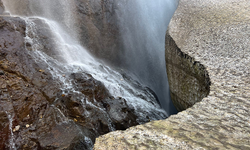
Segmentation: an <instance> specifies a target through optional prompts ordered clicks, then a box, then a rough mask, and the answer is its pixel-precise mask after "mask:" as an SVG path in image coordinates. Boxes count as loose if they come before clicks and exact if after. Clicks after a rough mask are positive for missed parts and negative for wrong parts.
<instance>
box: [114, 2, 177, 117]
mask: <svg viewBox="0 0 250 150" xmlns="http://www.w3.org/2000/svg"><path fill="white" fill-rule="evenodd" d="M177 4H178V0H147V1H146V0H130V1H127V0H125V1H124V0H121V1H119V2H118V6H119V13H118V17H119V19H118V20H119V24H120V30H121V34H122V39H123V43H124V47H125V50H124V52H123V53H122V55H123V56H122V57H121V58H122V59H123V61H122V62H123V64H122V66H123V67H124V68H125V69H127V70H129V71H130V72H132V73H133V74H134V75H135V76H137V78H138V79H139V80H140V81H141V83H143V84H146V85H147V86H148V87H150V88H151V89H152V90H153V91H154V92H155V93H156V95H157V96H158V98H159V101H160V103H161V105H162V107H163V108H164V109H165V110H166V111H168V113H169V114H172V113H175V112H176V110H175V108H174V106H173V104H171V103H172V102H171V100H170V95H169V87H168V79H167V73H166V63H165V34H166V30H167V27H168V24H169V22H170V19H171V17H172V15H173V13H174V11H175V10H176V7H177Z"/></svg>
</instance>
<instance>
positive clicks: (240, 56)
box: [94, 0, 250, 150]
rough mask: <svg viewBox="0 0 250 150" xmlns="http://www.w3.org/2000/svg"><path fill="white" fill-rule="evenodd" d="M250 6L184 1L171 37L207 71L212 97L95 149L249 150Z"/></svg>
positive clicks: (242, 1)
mask: <svg viewBox="0 0 250 150" xmlns="http://www.w3.org/2000/svg"><path fill="white" fill-rule="evenodd" d="M249 7H250V2H249V1H248V0H220V1H219V0H207V1H202V0H180V2H179V7H178V9H177V11H176V13H175V15H174V17H173V18H172V20H171V23H170V25H169V34H170V36H171V38H173V40H174V41H175V43H176V45H177V46H178V47H179V48H180V50H181V51H182V52H183V53H186V54H187V55H189V56H190V57H192V58H194V59H195V61H198V62H200V63H201V64H203V65H204V67H205V68H206V70H207V72H208V74H209V77H210V81H211V86H210V92H209V95H208V96H207V97H205V98H203V99H202V101H201V102H198V103H196V104H195V105H194V106H193V107H191V108H189V109H187V110H185V111H182V112H180V113H178V114H177V115H173V116H171V117H169V118H168V119H166V120H160V121H154V122H150V123H147V124H144V125H140V126H136V127H132V128H130V129H127V130H126V131H116V132H112V133H109V134H107V135H104V136H101V137H99V138H98V139H97V140H96V143H95V148H94V149H96V150H97V149H98V150H99V149H141V148H142V149H250V140H249V139H250V115H249V114H250V72H249V70H250V68H249V66H250V56H249V55H250V50H249V47H250V41H249V37H250V26H249V23H250V10H249Z"/></svg>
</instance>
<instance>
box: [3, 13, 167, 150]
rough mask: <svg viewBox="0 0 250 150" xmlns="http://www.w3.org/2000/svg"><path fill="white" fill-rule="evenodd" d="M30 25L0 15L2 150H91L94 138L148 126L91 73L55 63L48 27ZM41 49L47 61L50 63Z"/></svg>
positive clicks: (15, 18)
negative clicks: (32, 26) (129, 128)
mask: <svg viewBox="0 0 250 150" xmlns="http://www.w3.org/2000/svg"><path fill="white" fill-rule="evenodd" d="M29 21H32V23H33V25H35V26H36V31H32V32H30V31H29V30H28V28H30V26H28V25H27V24H28V23H29V22H28V21H27V20H24V19H22V18H19V17H12V16H0V134H1V136H0V149H11V148H17V149H91V148H92V146H93V142H94V141H95V138H96V137H97V136H100V135H102V134H105V133H108V132H110V131H114V130H116V129H118V130H124V129H126V128H128V127H130V126H134V125H137V124H139V123H141V122H143V121H144V122H147V121H149V119H150V117H146V116H138V115H136V113H135V110H134V108H132V107H130V106H129V105H128V104H127V101H126V99H123V98H122V97H114V96H112V95H111V94H110V93H109V92H108V90H107V89H106V87H105V86H104V84H103V83H101V82H100V81H98V80H96V79H94V78H93V77H92V76H91V75H90V74H87V73H84V72H81V71H79V72H70V71H69V70H67V69H65V68H64V67H62V66H60V65H59V64H57V63H56V60H54V59H52V57H54V56H53V52H52V50H53V40H51V38H52V37H51V36H50V35H51V34H50V33H49V31H48V30H47V29H48V27H47V26H46V24H44V23H43V20H39V19H35V18H34V19H31V20H29ZM36 36H39V37H36ZM28 37H29V38H33V39H34V41H35V42H37V43H35V42H33V43H32V42H31V43H30V41H29V40H27V38H28ZM38 43H40V45H36V46H37V49H33V48H32V44H38ZM43 44H44V45H43ZM39 50H43V52H44V53H46V54H47V55H49V56H51V59H50V60H49V59H47V60H46V61H50V64H49V63H47V62H46V61H45V60H43V59H44V58H42V57H38V56H41V55H39V53H38V51H39ZM51 61H52V62H51ZM53 61H55V62H53ZM51 63H54V65H55V66H54V68H53V67H52V66H49V65H51ZM56 65H58V66H57V67H58V68H57V67H56ZM56 69H59V70H60V72H56ZM55 74H56V77H55ZM60 79H65V80H67V83H68V84H69V85H71V86H72V87H73V88H64V86H67V85H63V84H64V83H62V80H60ZM65 80H63V81H65ZM65 82H66V81H65ZM131 82H132V80H131ZM137 86H138V87H139V85H137ZM152 100H153V99H152ZM152 113H155V112H152ZM161 113H163V112H159V114H161ZM162 115H163V116H164V113H163V114H162ZM143 118H144V120H143Z"/></svg>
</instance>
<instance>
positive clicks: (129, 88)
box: [3, 0, 166, 120]
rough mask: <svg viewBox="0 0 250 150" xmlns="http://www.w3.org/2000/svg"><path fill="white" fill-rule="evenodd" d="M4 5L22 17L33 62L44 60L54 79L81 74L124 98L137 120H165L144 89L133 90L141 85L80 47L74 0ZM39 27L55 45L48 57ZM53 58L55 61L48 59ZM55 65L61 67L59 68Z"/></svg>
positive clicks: (34, 0)
mask: <svg viewBox="0 0 250 150" xmlns="http://www.w3.org/2000/svg"><path fill="white" fill-rule="evenodd" d="M3 2H4V5H5V7H6V11H9V13H10V14H11V15H13V16H19V17H23V19H25V20H26V23H27V31H26V32H27V37H26V41H27V42H28V43H30V45H32V49H33V51H31V52H32V53H33V54H32V55H33V56H34V59H43V60H44V62H46V63H48V65H49V66H50V68H53V69H50V68H48V70H51V74H54V76H55V78H60V76H59V75H58V74H63V73H64V72H67V71H68V72H77V71H79V70H80V71H84V72H86V73H89V74H91V75H92V76H93V77H94V78H95V79H97V80H99V81H101V82H103V83H104V85H105V86H106V87H107V89H109V92H110V93H111V94H112V95H113V96H115V97H123V98H125V99H126V100H127V101H128V104H129V105H130V106H131V107H133V108H134V109H135V110H136V112H137V113H138V116H139V117H145V116H146V115H149V116H152V115H150V114H152V113H155V115H153V116H157V117H153V116H152V118H150V120H155V119H160V118H164V117H165V115H166V112H164V110H162V109H161V108H160V107H159V105H158V104H157V102H155V101H153V99H154V96H153V95H152V94H151V92H148V91H145V90H146V89H145V88H143V89H138V88H136V87H139V86H140V85H137V83H136V81H135V80H133V79H125V78H124V75H122V74H120V73H119V72H117V71H115V70H113V69H111V68H110V67H108V66H106V65H104V64H102V63H99V62H98V61H97V60H96V59H95V58H94V57H92V56H91V55H90V54H89V53H88V51H87V50H86V49H85V48H84V47H83V46H81V45H80V44H79V41H78V38H77V35H76V31H74V30H77V29H76V28H75V27H74V18H75V17H74V15H75V14H74V13H73V12H74V9H75V8H74V0H53V1H51V0H22V1H21V0H3ZM68 13H69V14H68ZM39 25H40V26H41V25H43V26H48V27H45V28H48V30H50V36H52V38H51V40H52V41H53V44H54V45H53V46H54V49H53V54H52V55H51V54H50V53H51V52H49V54H47V53H46V52H44V50H43V48H44V46H43V43H41V42H40V41H39V33H38V29H36V28H37V27H38V26H39ZM30 35H32V36H30ZM29 36H30V37H29ZM54 58H55V60H54V61H53V60H51V59H54ZM55 63H56V64H55ZM57 66H61V67H60V69H58V68H57ZM62 66H63V67H62ZM60 79H61V80H62V82H63V83H64V84H65V85H67V86H65V87H71V85H69V84H70V83H67V81H66V80H65V79H62V78H60ZM129 82H134V83H129ZM135 84H136V85H135ZM65 87H64V88H65ZM140 87H141V86H140ZM157 112H161V114H157ZM162 114H165V115H162Z"/></svg>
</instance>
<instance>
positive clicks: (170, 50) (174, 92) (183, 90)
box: [165, 31, 211, 111]
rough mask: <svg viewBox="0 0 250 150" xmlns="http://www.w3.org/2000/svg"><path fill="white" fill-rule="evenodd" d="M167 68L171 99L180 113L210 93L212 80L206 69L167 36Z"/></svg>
mask: <svg viewBox="0 0 250 150" xmlns="http://www.w3.org/2000/svg"><path fill="white" fill-rule="evenodd" d="M165 49H166V55H165V58H166V68H167V74H168V81H169V87H170V95H171V99H172V101H173V103H174V105H175V107H176V109H177V110H178V111H183V110H186V109H188V108H189V107H191V106H193V105H194V104H195V103H197V102H200V101H201V100H202V99H203V98H204V97H206V96H207V95H208V94H209V92H210V84H211V83H210V79H209V76H208V72H207V70H206V68H205V67H204V66H203V65H202V64H201V63H200V62H198V61H195V59H194V58H193V57H191V56H189V55H187V54H185V53H184V52H182V51H181V50H180V49H179V48H178V46H177V45H176V44H175V41H174V40H173V39H172V37H171V36H170V35H169V31H167V34H166V41H165Z"/></svg>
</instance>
